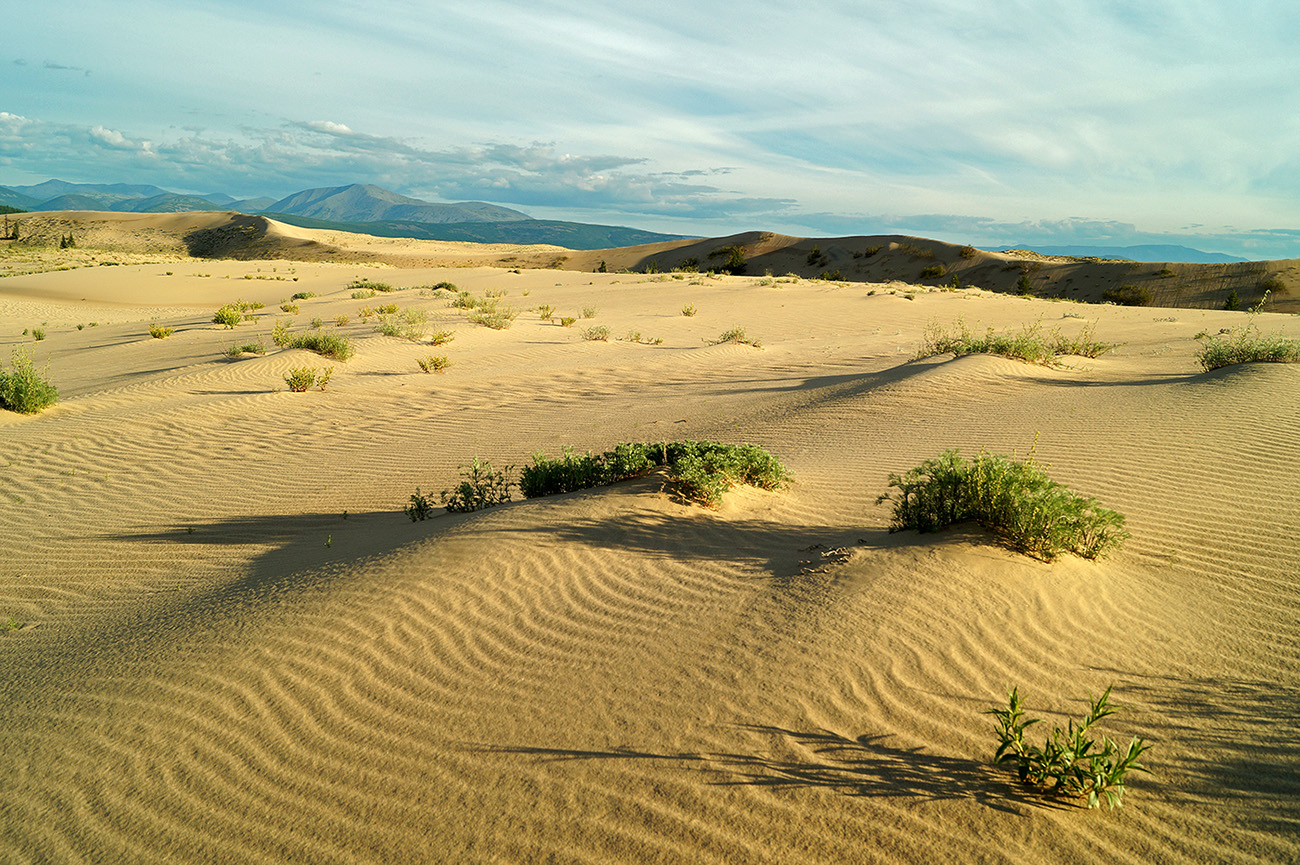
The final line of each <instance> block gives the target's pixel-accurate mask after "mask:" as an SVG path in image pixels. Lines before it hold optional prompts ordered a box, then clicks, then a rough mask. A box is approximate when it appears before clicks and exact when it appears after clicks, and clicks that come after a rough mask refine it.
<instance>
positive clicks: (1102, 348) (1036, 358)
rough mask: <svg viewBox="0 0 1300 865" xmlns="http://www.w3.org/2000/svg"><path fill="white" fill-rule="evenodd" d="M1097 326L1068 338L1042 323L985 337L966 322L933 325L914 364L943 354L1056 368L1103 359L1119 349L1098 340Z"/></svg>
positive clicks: (986, 332)
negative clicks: (1073, 359)
mask: <svg viewBox="0 0 1300 865" xmlns="http://www.w3.org/2000/svg"><path fill="white" fill-rule="evenodd" d="M1095 330H1096V324H1090V325H1087V326H1086V327H1084V328H1083V330H1082V331H1080V333H1079V335H1078V336H1076V337H1073V338H1071V337H1067V336H1064V335H1063V334H1062V333H1061V331H1060V329H1059V328H1052V330H1050V331H1044V330H1043V323H1042V322H1041V321H1038V322H1034V323H1033V324H1032V325H1027V326H1025V327H1023V328H1021V329H1020V331H1019V332H1018V333H1012V332H1004V333H994V332H993V328H989V329H988V330H987V331H985V332H984V333H982V334H977V333H975V332H973V331H972V330H971V329H970V327H968V326H967V324H966V322H965V320H963V319H958V320H957V325H956V328H955V330H952V331H949V330H948V328H945V327H944V326H942V325H940V324H938V323H936V322H931V323H930V324H929V325H927V326H926V328H925V334H924V336H923V338H922V343H921V348H920V349H919V350H918V351H917V353H916V355H915V356H914V357H913V360H922V359H924V358H927V357H934V356H936V355H940V354H949V353H951V354H954V355H956V356H957V357H961V356H962V355H967V354H996V355H999V356H1001V357H1007V358H1012V359H1016V360H1024V361H1028V362H1029V363H1041V364H1045V365H1047V366H1052V365H1055V364H1057V363H1059V361H1058V360H1057V358H1058V357H1059V356H1062V355H1076V356H1078V357H1100V356H1101V355H1103V354H1105V353H1106V352H1108V351H1111V350H1112V349H1114V348H1115V347H1116V344H1115V343H1111V342H1100V341H1098V340H1096V339H1094V337H1093V334H1094V332H1095Z"/></svg>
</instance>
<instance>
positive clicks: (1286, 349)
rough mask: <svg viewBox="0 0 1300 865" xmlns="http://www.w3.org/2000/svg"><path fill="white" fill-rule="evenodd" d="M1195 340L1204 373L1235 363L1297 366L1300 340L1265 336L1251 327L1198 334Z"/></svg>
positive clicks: (1278, 334) (1299, 361)
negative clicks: (1210, 334) (1212, 334)
mask: <svg viewBox="0 0 1300 865" xmlns="http://www.w3.org/2000/svg"><path fill="white" fill-rule="evenodd" d="M1197 339H1198V340H1200V342H1201V348H1200V350H1199V351H1197V353H1196V359H1197V360H1198V361H1200V363H1201V367H1202V368H1203V369H1204V370H1205V371H1206V372H1209V371H1210V370H1212V369H1219V368H1220V367H1225V366H1232V365H1233V364H1238V363H1300V340H1297V339H1287V338H1286V337H1284V336H1282V334H1281V333H1276V334H1273V335H1272V336H1264V335H1263V334H1261V333H1260V332H1259V328H1257V327H1255V325H1254V324H1249V325H1246V326H1245V327H1237V328H1231V329H1227V330H1226V331H1220V332H1219V333H1218V334H1216V335H1214V336H1209V335H1207V334H1204V333H1202V334H1198V335H1197Z"/></svg>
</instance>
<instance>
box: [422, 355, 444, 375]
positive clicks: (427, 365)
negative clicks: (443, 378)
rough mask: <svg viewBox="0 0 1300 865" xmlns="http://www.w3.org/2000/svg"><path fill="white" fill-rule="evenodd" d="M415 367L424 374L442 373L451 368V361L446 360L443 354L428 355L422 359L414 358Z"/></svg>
mask: <svg viewBox="0 0 1300 865" xmlns="http://www.w3.org/2000/svg"><path fill="white" fill-rule="evenodd" d="M415 365H416V366H418V367H419V368H420V369H421V370H423V371H424V372H442V371H443V370H444V369H446V368H447V367H449V366H451V361H449V360H447V355H445V354H429V355H425V356H424V357H420V358H416V360H415Z"/></svg>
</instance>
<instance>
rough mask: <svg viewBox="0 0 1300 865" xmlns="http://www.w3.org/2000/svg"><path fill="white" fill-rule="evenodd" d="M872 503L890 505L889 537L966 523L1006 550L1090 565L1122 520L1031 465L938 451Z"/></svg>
mask: <svg viewBox="0 0 1300 865" xmlns="http://www.w3.org/2000/svg"><path fill="white" fill-rule="evenodd" d="M889 486H890V487H893V488H894V489H896V490H897V492H886V493H884V494H882V495H881V496H880V497H879V498H878V499H877V500H876V502H877V504H880V503H883V502H892V503H893V506H894V514H893V521H892V523H891V524H890V527H889V530H890V531H891V532H897V531H902V530H904V529H916V530H917V531H920V532H933V531H938V530H939V529H942V528H944V527H946V526H950V525H953V524H955V523H961V522H965V521H967V520H974V521H976V522H978V523H979V524H980V525H981V526H983V527H984V528H985V529H986V530H988V531H989V532H990V533H992V534H993V536H994V537H995V538H997V539H998V541H1000V542H1001V543H1002V544H1004V545H1006V546H1007V547H1009V548H1010V549H1013V550H1016V551H1018V552H1022V553H1025V554H1027V555H1030V556H1033V557H1035V558H1038V559H1042V560H1043V561H1051V560H1053V559H1055V558H1056V557H1057V556H1059V555H1061V554H1062V553H1074V554H1075V555H1078V556H1082V557H1083V558H1086V559H1095V558H1098V557H1100V556H1103V555H1105V554H1106V553H1108V552H1110V551H1111V550H1112V549H1115V548H1117V547H1119V545H1120V544H1121V543H1123V541H1124V539H1125V538H1127V537H1128V532H1127V531H1125V530H1124V516H1123V515H1122V514H1119V513H1117V512H1115V511H1112V510H1109V509H1107V508H1103V507H1101V505H1099V504H1098V503H1097V500H1096V499H1092V498H1087V497H1084V496H1080V495H1078V494H1076V493H1074V492H1071V491H1070V490H1069V489H1068V488H1067V487H1065V486H1062V485H1061V484H1059V483H1057V482H1055V481H1053V480H1051V479H1050V478H1049V477H1048V476H1047V473H1046V472H1044V471H1043V469H1042V468H1041V467H1040V466H1039V465H1038V464H1037V463H1035V462H1034V459H1033V455H1032V454H1031V455H1030V458H1029V459H1028V460H1026V461H1024V462H1021V461H1018V460H1014V459H1011V458H1010V457H1006V456H1001V455H989V454H985V453H981V454H980V455H979V456H977V457H975V458H974V459H973V460H966V459H964V458H962V457H961V456H960V454H959V453H958V452H957V451H956V450H948V451H944V452H943V453H942V454H941V455H940V456H938V457H936V458H933V459H928V460H926V461H925V462H923V463H921V465H919V466H917V467H916V468H913V469H909V470H908V471H907V472H906V473H904V474H902V475H896V474H891V475H890V476H889Z"/></svg>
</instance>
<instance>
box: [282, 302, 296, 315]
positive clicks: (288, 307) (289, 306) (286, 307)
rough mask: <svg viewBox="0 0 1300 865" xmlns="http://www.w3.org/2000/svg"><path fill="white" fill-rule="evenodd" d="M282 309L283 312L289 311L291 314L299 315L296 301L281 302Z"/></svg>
mask: <svg viewBox="0 0 1300 865" xmlns="http://www.w3.org/2000/svg"><path fill="white" fill-rule="evenodd" d="M280 311H281V312H287V313H289V314H291V315H297V314H298V304H296V303H282V304H280Z"/></svg>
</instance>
